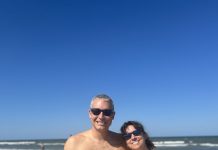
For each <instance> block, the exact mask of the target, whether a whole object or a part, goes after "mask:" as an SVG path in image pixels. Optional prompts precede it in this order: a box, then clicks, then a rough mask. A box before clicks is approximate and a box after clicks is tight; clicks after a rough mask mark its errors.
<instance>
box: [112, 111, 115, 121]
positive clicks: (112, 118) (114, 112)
mask: <svg viewBox="0 0 218 150" xmlns="http://www.w3.org/2000/svg"><path fill="white" fill-rule="evenodd" d="M114 116H115V111H114V113H113V116H112V119H114Z"/></svg>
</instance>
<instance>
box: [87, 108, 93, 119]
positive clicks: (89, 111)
mask: <svg viewBox="0 0 218 150" xmlns="http://www.w3.org/2000/svg"><path fill="white" fill-rule="evenodd" d="M88 113H89V118H90V119H91V118H92V115H91V110H90V109H89V110H88Z"/></svg>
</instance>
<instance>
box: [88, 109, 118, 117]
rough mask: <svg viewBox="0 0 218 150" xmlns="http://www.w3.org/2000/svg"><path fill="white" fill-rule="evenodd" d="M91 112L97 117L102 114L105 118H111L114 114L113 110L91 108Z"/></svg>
mask: <svg viewBox="0 0 218 150" xmlns="http://www.w3.org/2000/svg"><path fill="white" fill-rule="evenodd" d="M90 110H91V112H92V113H93V114H94V115H95V116H97V115H99V114H100V113H101V112H102V113H103V115H104V116H111V115H112V114H113V112H114V111H113V110H112V109H98V108H91V109H90Z"/></svg>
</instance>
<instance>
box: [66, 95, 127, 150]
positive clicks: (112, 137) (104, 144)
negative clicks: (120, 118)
mask: <svg viewBox="0 0 218 150" xmlns="http://www.w3.org/2000/svg"><path fill="white" fill-rule="evenodd" d="M114 116H115V112H114V105H113V101H112V99H111V98H110V97H109V96H107V95H104V94H102V95H97V96H95V97H94V98H93V99H92V101H91V105H90V110H89V118H90V120H91V124H92V128H91V129H89V130H87V131H84V132H82V133H79V134H76V135H74V136H71V137H70V138H69V139H68V140H67V141H66V143H65V146H64V150H125V149H126V146H125V142H124V140H123V138H122V137H121V134H118V133H115V132H112V131H110V130H109V127H110V125H111V123H112V120H113V119H114Z"/></svg>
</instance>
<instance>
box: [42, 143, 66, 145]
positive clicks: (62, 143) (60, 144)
mask: <svg viewBox="0 0 218 150" xmlns="http://www.w3.org/2000/svg"><path fill="white" fill-rule="evenodd" d="M43 145H64V143H43Z"/></svg>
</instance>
